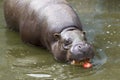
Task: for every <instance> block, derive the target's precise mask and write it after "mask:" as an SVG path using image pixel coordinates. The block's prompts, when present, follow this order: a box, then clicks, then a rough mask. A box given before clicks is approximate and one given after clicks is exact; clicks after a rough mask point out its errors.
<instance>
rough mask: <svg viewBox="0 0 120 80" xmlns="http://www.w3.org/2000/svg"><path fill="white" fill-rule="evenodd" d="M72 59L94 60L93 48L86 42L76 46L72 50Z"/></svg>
mask: <svg viewBox="0 0 120 80" xmlns="http://www.w3.org/2000/svg"><path fill="white" fill-rule="evenodd" d="M70 51H71V58H72V59H74V60H78V61H80V60H84V59H92V58H93V57H94V50H93V47H92V46H91V45H90V44H88V43H85V42H81V43H78V44H75V45H73V46H72V48H71V50H70Z"/></svg>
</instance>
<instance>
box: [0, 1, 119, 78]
mask: <svg viewBox="0 0 120 80" xmlns="http://www.w3.org/2000/svg"><path fill="white" fill-rule="evenodd" d="M2 1H3V0H1V1H0V80H88V79H89V80H120V76H119V75H120V0H114V1H113V0H68V1H69V2H70V4H71V5H72V6H73V8H74V9H75V10H76V11H77V13H78V15H79V17H80V19H81V22H82V24H83V26H84V30H85V31H86V33H87V34H86V36H87V39H88V41H89V42H91V43H92V44H94V47H95V48H96V51H97V53H96V57H95V59H94V64H95V66H94V67H93V68H91V69H83V68H81V67H78V66H71V65H68V64H64V63H58V62H56V61H55V60H54V59H53V57H52V55H51V54H49V52H48V51H46V50H44V49H41V48H39V47H35V46H32V45H29V44H24V43H23V42H22V41H21V39H20V36H19V33H16V32H12V31H10V30H8V29H6V28H5V26H6V25H5V21H4V17H3V9H2V5H3V2H2Z"/></svg>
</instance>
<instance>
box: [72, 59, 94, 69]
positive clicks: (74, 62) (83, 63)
mask: <svg viewBox="0 0 120 80" xmlns="http://www.w3.org/2000/svg"><path fill="white" fill-rule="evenodd" d="M70 64H71V65H77V66H82V67H84V68H90V67H92V63H91V61H90V59H89V58H87V59H84V60H80V61H77V60H72V61H71V62H70Z"/></svg>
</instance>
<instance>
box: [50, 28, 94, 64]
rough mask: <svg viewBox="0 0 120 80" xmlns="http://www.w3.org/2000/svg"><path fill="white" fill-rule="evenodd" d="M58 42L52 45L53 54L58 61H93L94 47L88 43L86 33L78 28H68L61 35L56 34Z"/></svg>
mask: <svg viewBox="0 0 120 80" xmlns="http://www.w3.org/2000/svg"><path fill="white" fill-rule="evenodd" d="M54 37H55V39H56V42H54V43H53V44H52V53H53V55H54V57H55V59H56V60H59V61H67V62H72V61H73V60H75V61H82V60H85V59H92V58H93V57H94V50H93V47H92V46H91V45H90V44H89V43H88V42H87V41H86V38H85V32H83V31H80V30H79V29H76V28H67V29H65V30H63V31H62V32H61V33H60V34H58V33H55V34H54Z"/></svg>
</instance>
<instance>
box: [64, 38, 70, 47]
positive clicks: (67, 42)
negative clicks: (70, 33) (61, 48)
mask: <svg viewBox="0 0 120 80" xmlns="http://www.w3.org/2000/svg"><path fill="white" fill-rule="evenodd" d="M71 43H72V40H71V39H70V38H69V39H67V40H65V41H64V44H65V46H67V45H69V44H71Z"/></svg>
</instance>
